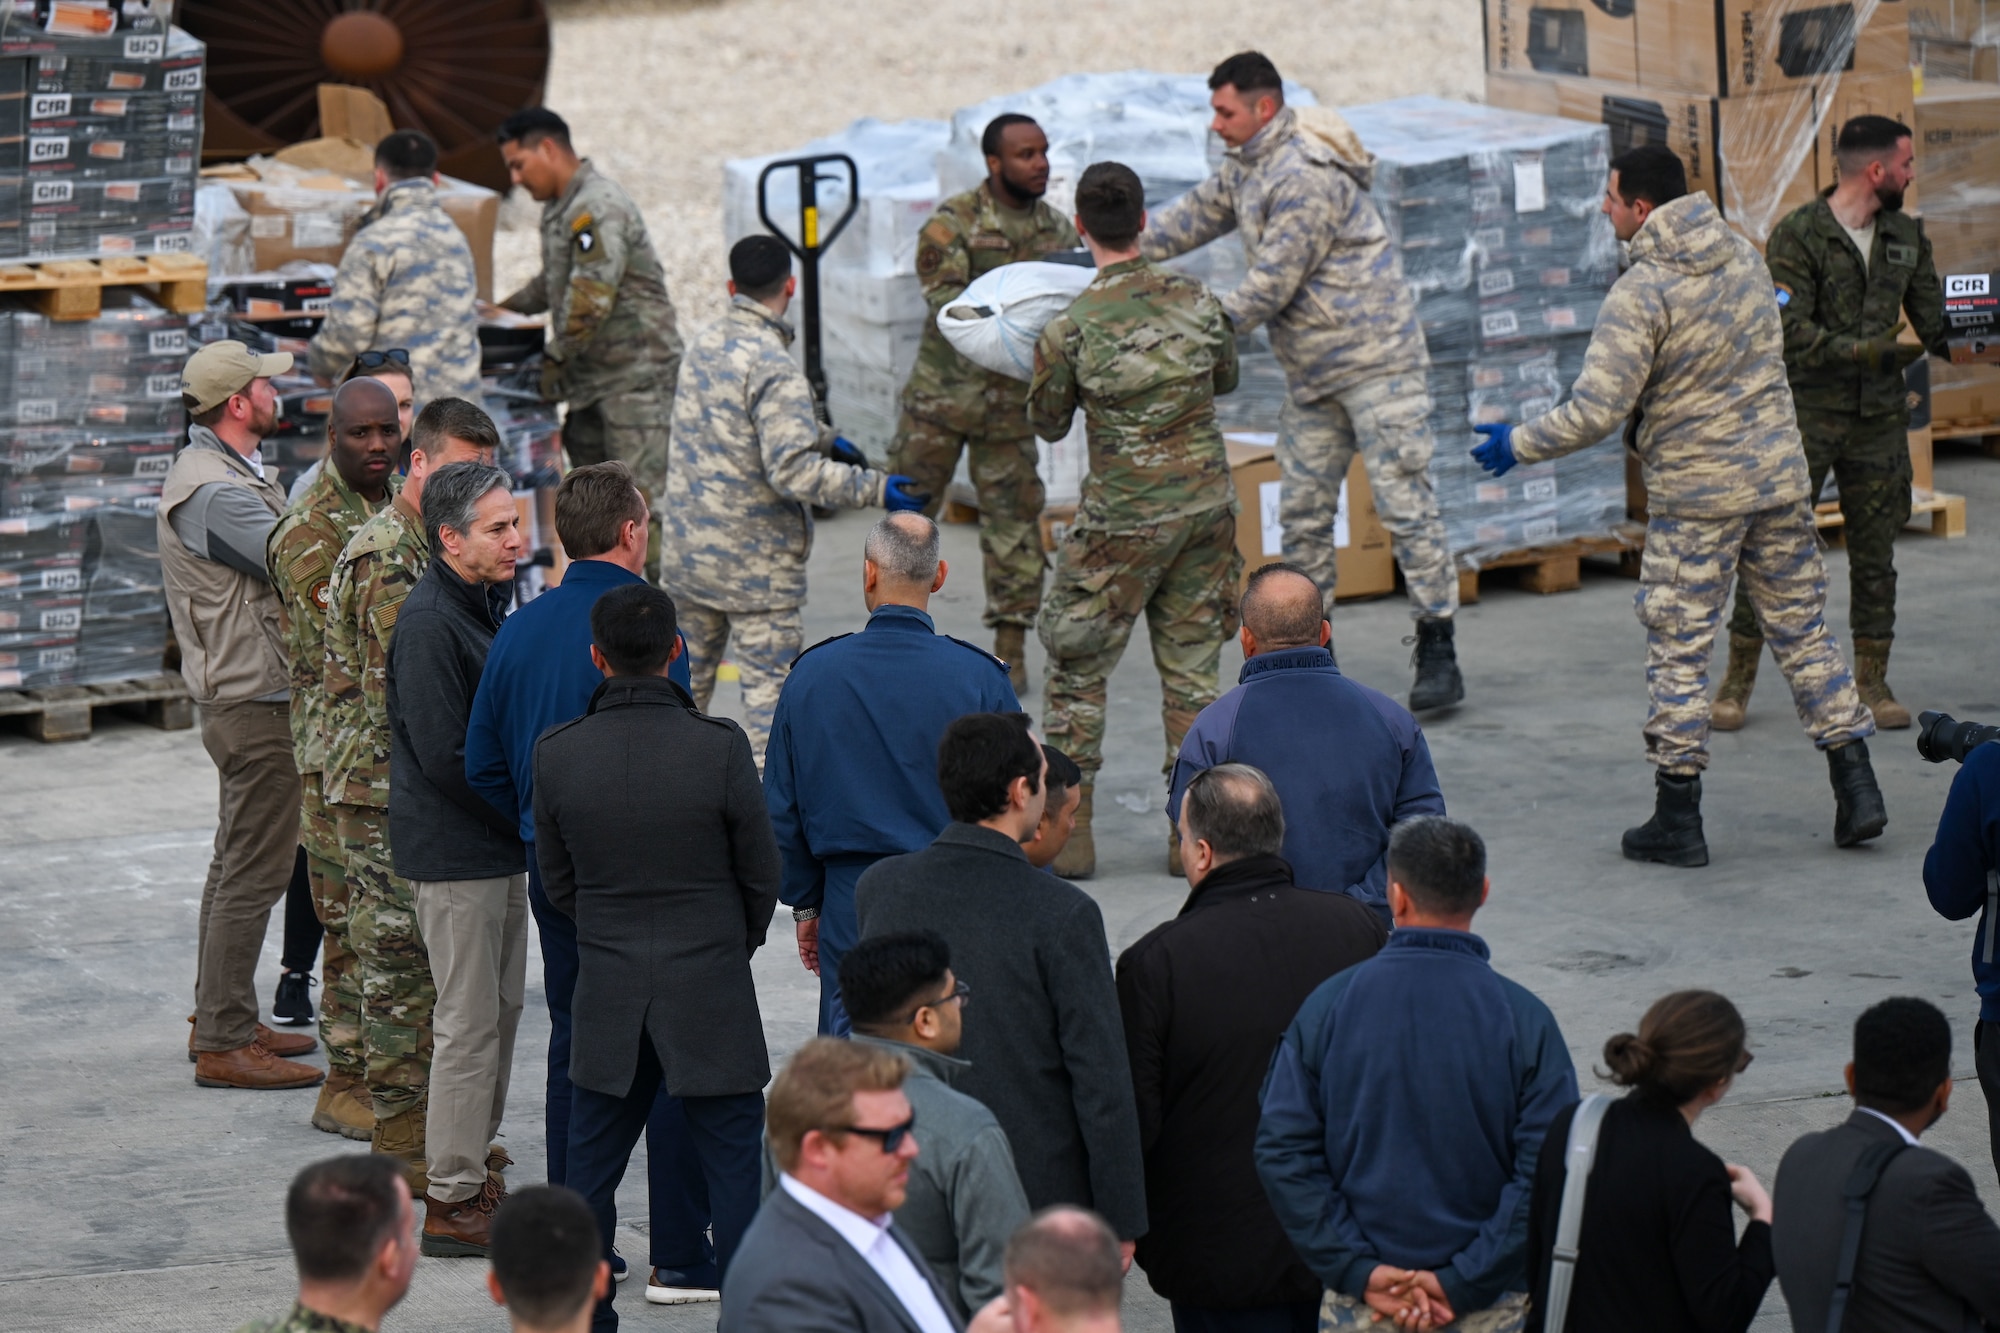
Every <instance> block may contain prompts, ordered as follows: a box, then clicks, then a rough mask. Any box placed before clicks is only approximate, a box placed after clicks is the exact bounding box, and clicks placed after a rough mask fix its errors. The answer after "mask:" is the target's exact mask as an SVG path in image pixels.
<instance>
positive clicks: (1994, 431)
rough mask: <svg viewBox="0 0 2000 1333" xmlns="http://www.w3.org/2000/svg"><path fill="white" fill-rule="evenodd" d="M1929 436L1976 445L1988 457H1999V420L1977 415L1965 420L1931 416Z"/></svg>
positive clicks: (1934, 438) (1955, 442) (1935, 438)
mask: <svg viewBox="0 0 2000 1333" xmlns="http://www.w3.org/2000/svg"><path fill="white" fill-rule="evenodd" d="M1931 438H1932V439H1933V440H1948V441H1951V442H1952V443H1954V444H1971V445H1976V446H1978V448H1979V449H1980V450H1982V451H1983V452H1984V453H1985V454H1986V455H1987V457H1989V458H2000V421H1994V420H1991V419H1990V418H1985V417H1977V418H1972V419H1969V420H1965V421H1945V420H1941V419H1936V418H1933V419H1932V421H1931Z"/></svg>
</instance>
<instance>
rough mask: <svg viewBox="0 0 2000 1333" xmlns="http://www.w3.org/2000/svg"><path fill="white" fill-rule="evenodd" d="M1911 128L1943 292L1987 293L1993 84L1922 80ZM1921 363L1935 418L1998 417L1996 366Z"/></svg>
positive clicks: (1999, 372)
mask: <svg viewBox="0 0 2000 1333" xmlns="http://www.w3.org/2000/svg"><path fill="white" fill-rule="evenodd" d="M1967 7H1968V6H1966V5H1964V4H1961V5H1960V8H1961V9H1964V8H1967ZM1995 18H1996V20H2000V5H1996V6H1995ZM1914 23H1915V16H1914V15H1912V26H1913V28H1914ZM1915 129H1916V131H1917V144H1918V151H1917V164H1916V188H1915V195H1916V198H1917V199H1918V201H1919V202H1920V203H1921V206H1922V208H1923V216H1924V235H1925V236H1927V237H1929V238H1930V242H1931V247H1932V251H1933V254H1934V255H1935V258H1936V262H1937V270H1938V274H1939V275H1940V276H1941V277H1942V278H1943V279H1944V280H1945V283H1946V288H1947V290H1954V289H1956V290H1964V291H1971V292H1977V291H1980V290H1982V289H1984V290H1990V289H1991V286H1992V281H1993V280H1992V279H1991V278H1990V277H1989V276H1988V275H1990V274H1992V273H1994V272H1996V271H2000V84H1993V83H1967V82H1958V81H1953V80H1945V79H1932V78H1929V77H1926V78H1925V80H1924V87H1923V92H1922V93H1921V94H1919V95H1918V97H1917V99H1916V121H1915ZM1954 278H1959V279H1962V280H1963V281H1961V282H1960V283H1956V284H1955V283H1953V281H1952V280H1953V279H1954ZM1929 368H1930V375H1931V383H1930V391H1931V406H1932V411H1933V414H1934V416H1935V417H1936V418H1937V419H1938V420H1939V421H1940V422H1941V423H1950V428H1954V429H1961V430H1969V431H1980V430H1982V429H1983V428H1986V427H1987V423H1989V422H1991V421H1994V420H1996V419H2000V366H1992V365H1978V364H1970V365H1954V364H1952V363H1950V362H1947V361H1939V360H1932V361H1931V362H1930V363H1929Z"/></svg>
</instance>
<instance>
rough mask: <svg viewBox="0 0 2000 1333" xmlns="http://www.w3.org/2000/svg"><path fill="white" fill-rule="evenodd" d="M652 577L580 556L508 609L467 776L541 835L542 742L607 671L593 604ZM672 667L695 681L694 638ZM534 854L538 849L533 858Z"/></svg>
mask: <svg viewBox="0 0 2000 1333" xmlns="http://www.w3.org/2000/svg"><path fill="white" fill-rule="evenodd" d="M643 582H645V580H644V579H642V578H640V577H639V576H638V575H637V574H634V573H632V572H631V571H630V570H627V569H621V568H620V567H619V566H617V565H614V564H612V563H611V562H610V561H609V560H577V561H573V562H572V563H571V564H570V567H569V568H568V569H567V570H565V571H564V572H563V581H562V584H561V586H559V587H555V588H551V589H549V590H548V591H547V592H545V593H543V594H542V595H541V596H539V597H537V598H536V599H535V600H534V601H532V602H529V603H528V604H527V605H526V606H524V607H522V608H521V609H520V610H518V611H516V612H514V614H512V615H510V616H508V617H507V621H506V623H505V624H503V625H502V626H501V627H500V632H499V633H498V634H496V635H494V636H493V649H492V651H491V652H489V653H488V654H487V655H486V670H485V671H484V672H483V673H482V674H481V675H480V677H479V693H477V694H475V695H474V696H473V697H472V718H471V720H470V721H469V722H468V723H467V724H466V729H465V780H466V782H467V783H469V784H470V785H471V787H472V789H473V790H474V791H476V792H478V793H479V794H480V795H481V796H483V797H485V798H486V799H487V800H488V801H490V802H492V804H493V808H494V809H496V810H498V811H500V812H501V813H502V814H510V815H514V816H515V817H516V818H518V819H519V820H520V821H521V841H523V842H526V843H528V844H530V845H532V844H533V843H534V841H535V742H536V740H538V739H540V737H541V734H542V733H543V732H545V731H547V730H548V729H549V728H550V727H553V726H557V725H559V724H561V723H564V722H568V721H569V720H571V719H572V718H578V717H582V716H583V714H584V712H585V711H586V710H587V709H589V707H590V696H591V695H592V694H593V693H595V692H596V690H597V687H598V686H599V685H602V684H603V683H604V673H603V672H601V671H599V670H598V669H597V668H596V667H595V666H593V665H592V664H591V661H590V609H591V608H592V607H593V606H596V605H597V599H598V598H599V597H602V596H603V595H604V594H605V593H607V592H610V591H611V590H612V589H613V588H622V587H624V586H625V585H626V584H628V583H643ZM667 675H668V677H669V678H670V679H672V680H673V681H674V683H675V684H677V685H679V686H680V687H681V688H683V689H686V688H687V684H688V660H687V640H686V639H685V638H684V639H682V640H681V655H680V657H679V658H678V659H676V660H675V662H674V664H673V666H672V667H671V668H670V669H669V670H668V672H667ZM532 859H533V858H532V857H531V858H530V860H532Z"/></svg>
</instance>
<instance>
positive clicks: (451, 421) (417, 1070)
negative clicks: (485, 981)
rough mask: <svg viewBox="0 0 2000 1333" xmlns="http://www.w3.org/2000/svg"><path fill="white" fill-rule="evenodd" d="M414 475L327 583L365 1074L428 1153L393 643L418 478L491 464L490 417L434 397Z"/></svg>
mask: <svg viewBox="0 0 2000 1333" xmlns="http://www.w3.org/2000/svg"><path fill="white" fill-rule="evenodd" d="M412 434H413V439H412V441H411V443H412V448H411V451H410V464H409V474H408V476H407V477H406V479H405V480H404V482H403V486H402V489H401V490H399V491H398V492H397V493H396V496H395V498H394V499H392V500H391V501H390V502H389V504H388V506H387V507H386V508H384V509H382V510H381V511H380V512H378V513H377V514H376V515H375V516H374V517H373V518H370V519H369V520H368V521H367V522H366V523H364V524H362V525H361V527H360V528H359V529H358V530H357V531H356V532H355V534H354V536H353V537H352V538H351V539H350V540H349V541H348V543H347V545H346V547H345V548H343V549H342V551H341V553H340V558H339V559H338V560H336V561H335V562H334V567H333V577H332V579H331V580H330V582H329V584H328V587H327V619H326V671H325V676H324V680H323V683H322V689H323V690H324V697H325V700H326V719H327V721H326V725H327V745H326V769H325V779H324V781H325V793H326V804H327V811H328V813H329V814H330V815H331V816H332V817H333V821H334V831H335V836H336V837H338V838H339V840H340V849H341V853H342V855H343V857H344V859H345V864H346V868H347V876H348V883H349V907H348V941H349V945H350V947H351V948H352V949H353V950H354V957H355V965H356V968H357V970H358V972H359V975H360V994H361V1043H362V1059H363V1077H364V1078H366V1080H367V1083H368V1091H369V1094H370V1097H371V1099H372V1101H373V1104H374V1109H375V1120H376V1126H375V1134H374V1144H375V1148H376V1151H378V1152H387V1153H391V1154H393V1155H395V1156H397V1157H400V1158H402V1159H403V1160H404V1161H405V1162H407V1163H409V1164H410V1166H411V1177H410V1178H411V1179H412V1180H413V1181H415V1182H416V1186H415V1188H416V1189H417V1191H418V1192H422V1191H423V1190H425V1189H427V1188H428V1187H429V1177H428V1176H427V1175H426V1174H425V1163H424V1101H423V1097H424V1090H425V1089H426V1087H427V1086H428V1085H429V1082H430V1061H431V1022H430V1015H431V1008H432V1006H433V1005H434V1004H435V1003H436V1001H437V991H436V988H435V986H434V985H433V984H432V981H431V975H430V959H429V957H428V955H427V954H426V953H425V952H424V943H423V939H422V937H421V936H420V934H419V932H418V928H417V914H416V903H415V901H414V898H413V897H412V895H411V892H410V886H409V884H408V883H407V882H406V881H404V880H402V879H400V878H398V877H397V876H396V874H395V873H394V871H393V869H392V866H393V865H394V861H393V859H392V858H391V855H390V851H389V712H388V699H387V693H386V692H387V681H386V677H385V673H386V670H387V666H388V657H389V642H390V638H391V636H392V635H393V634H394V633H395V628H396V613H397V611H398V610H399V609H401V607H402V604H403V598H404V597H406V596H408V595H409V591H410V589H411V588H413V587H415V586H416V583H417V580H418V579H420V578H422V577H423V573H424V569H425V568H426V567H427V566H428V565H429V564H430V557H431V551H430V539H429V537H428V535H427V534H426V533H425V531H424V521H423V508H422V506H423V493H424V478H425V477H427V476H428V475H430V473H432V472H434V471H436V470H437V469H438V468H440V467H444V466H446V465H447V464H450V463H462V462H473V461H477V462H482V463H491V462H492V461H493V456H494V453H495V452H496V451H497V449H498V447H499V443H500V439H499V434H498V432H497V431H496V430H495V429H494V426H493V422H492V420H491V419H490V418H488V417H487V415H486V414H485V413H484V412H482V411H480V410H479V409H478V408H477V407H475V406H473V405H472V404H471V403H468V402H466V401H464V400H463V399H459V398H440V399H438V400H437V401H436V402H434V403H431V404H429V405H427V406H426V407H425V408H424V410H423V412H422V413H420V414H419V415H418V417H417V423H416V427H415V429H414V431H413V432H412Z"/></svg>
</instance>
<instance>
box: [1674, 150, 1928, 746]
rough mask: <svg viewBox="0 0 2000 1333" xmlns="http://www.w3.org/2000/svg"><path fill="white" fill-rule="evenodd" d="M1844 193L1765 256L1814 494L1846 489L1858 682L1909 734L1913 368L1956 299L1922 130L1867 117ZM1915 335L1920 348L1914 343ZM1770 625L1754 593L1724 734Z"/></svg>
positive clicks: (1723, 714) (1735, 654)
mask: <svg viewBox="0 0 2000 1333" xmlns="http://www.w3.org/2000/svg"><path fill="white" fill-rule="evenodd" d="M1834 159H1835V161H1836V162H1838V163H1839V166H1840V184H1838V185H1836V186H1834V187H1833V189H1831V190H1829V191H1827V192H1826V193H1825V194H1824V195H1822V196H1821V197H1820V198H1818V199H1815V200H1814V201H1813V202H1812V203H1810V204H1807V205H1805V206H1804V207H1802V208H1799V209H1797V210H1795V211H1794V212H1792V213H1791V214H1790V216H1788V217H1786V218H1785V220H1784V221H1782V222H1780V223H1779V224H1778V227H1777V230H1775V231H1773V232H1772V233H1771V242H1770V246H1769V248H1768V250H1767V251H1766V254H1765V260H1766V262H1767V263H1769V265H1770V266H1771V277H1772V280H1773V281H1774V282H1776V283H1777V287H1778V304H1779V306H1780V307H1782V310H1783V315H1784V325H1785V370H1786V373H1787V378H1789V379H1790V380H1791V384H1792V400H1793V402H1794V403H1795V404H1796V405H1797V408H1798V414H1799V433H1800V434H1801V435H1802V436H1804V437H1805V446H1806V464H1807V467H1808V468H1809V469H1810V470H1811V473H1812V496H1813V499H1814V500H1817V499H1818V498H1819V494H1820V487H1821V486H1823V485H1824V484H1825V483H1826V474H1827V472H1828V470H1829V469H1831V470H1832V472H1833V475H1834V479H1835V480H1836V481H1838V482H1839V483H1840V514H1841V518H1842V520H1843V522H1844V523H1845V525H1846V532H1847V578H1848V586H1849V588H1850V590H1851V594H1852V595H1851V597H1850V600H1849V604H1848V612H1847V623H1848V628H1849V629H1850V631H1851V632H1852V633H1853V635H1854V683H1855V685H1856V687H1857V688H1858V689H1859V690H1860V692H1861V702H1862V703H1864V704H1867V705H1868V708H1869V711H1871V712H1873V713H1874V714H1875V725H1876V726H1878V727H1907V726H1909V725H1910V710H1909V709H1907V708H1905V707H1903V705H1902V704H1900V703H1898V702H1896V696H1895V695H1894V694H1892V693H1890V691H1889V679H1888V676H1889V644H1890V641H1891V640H1892V638H1893V637H1894V635H1895V627H1896V561H1895V551H1896V547H1895V543H1896V533H1897V531H1898V530H1899V529H1900V528H1901V527H1902V526H1903V524H1905V523H1907V522H1908V521H1909V519H1910V450H1909V437H1908V431H1909V422H1910V410H1909V398H1908V392H1907V389H1906V387H1905V385H1904V381H1903V369H1904V367H1906V366H1908V365H1909V364H1910V363H1911V362H1913V361H1918V360H1921V359H1922V358H1923V355H1924V353H1925V352H1926V351H1927V350H1928V351H1930V352H1932V353H1934V354H1936V355H1939V356H1942V355H1944V354H1945V345H1944V343H1945V327H1944V291H1943V288H1942V287H1941V286H1940V284H1939V282H1938V274H1937V267H1936V266H1935V265H1934V264H1933V263H1932V262H1931V242H1930V238H1929V237H1927V236H1925V235H1924V229H1923V225H1922V224H1921V223H1919V222H1918V221H1917V220H1916V219H1915V218H1912V217H1910V216H1908V215H1906V214H1905V213H1904V212H1903V211H1902V208H1903V191H1904V190H1906V189H1908V188H1909V184H1910V175H1911V167H1912V163H1913V161H1914V153H1913V151H1912V146H1911V135H1910V127H1909V126H1907V125H1902V124H1899V123H1897V122H1896V121H1893V120H1891V119H1889V118H1888V117H1887V116H1856V117H1855V118H1854V119H1853V120H1850V121H1848V122H1847V124H1846V125H1844V126H1842V127H1841V131H1840V137H1839V138H1838V139H1837V140H1836V141H1835V145H1834ZM1905 326H1907V327H1909V328H1911V329H1912V330H1914V331H1915V333H1916V336H1917V341H1916V342H1901V341H1899V340H1898V338H1897V335H1898V334H1900V333H1901V332H1902V331H1903V329H1904V328H1905ZM1763 650H1764V637H1763V629H1762V627H1761V626H1760V625H1759V623H1758V621H1757V617H1756V615H1755V613H1754V612H1753V611H1752V610H1751V609H1750V601H1749V598H1748V596H1747V595H1746V594H1745V592H1744V590H1743V585H1742V584H1740V583H1739V584H1738V585H1737V587H1736V613H1735V615H1734V617H1733V618H1732V619H1731V620H1730V622H1729V672H1728V674H1727V675H1726V676H1725V677H1724V678H1723V682H1722V688H1721V689H1720V691H1718V693H1717V695H1716V700H1715V710H1714V714H1713V717H1712V720H1711V725H1712V726H1714V727H1715V729H1716V730H1718V731H1734V730H1736V729H1737V728H1738V727H1741V726H1742V725H1743V710H1744V706H1745V705H1746V704H1747V703H1748V702H1749V700H1750V687H1751V686H1752V685H1753V684H1754V683H1755V682H1756V679H1757V658H1758V656H1759V655H1760V654H1761V653H1762V652H1763Z"/></svg>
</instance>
